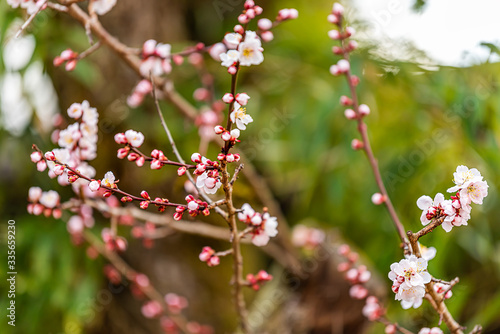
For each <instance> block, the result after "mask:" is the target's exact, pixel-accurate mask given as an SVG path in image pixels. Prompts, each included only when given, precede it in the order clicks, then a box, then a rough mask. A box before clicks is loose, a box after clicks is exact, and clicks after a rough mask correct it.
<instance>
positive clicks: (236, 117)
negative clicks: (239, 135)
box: [230, 102, 253, 130]
mask: <svg viewBox="0 0 500 334" xmlns="http://www.w3.org/2000/svg"><path fill="white" fill-rule="evenodd" d="M230 117H231V121H232V122H233V123H236V127H238V129H240V130H245V129H246V128H247V127H246V125H247V124H248V123H252V122H253V118H252V116H250V115H248V114H247V110H246V108H244V107H242V106H241V105H240V104H239V103H238V102H234V109H233V112H232V113H231V115H230Z"/></svg>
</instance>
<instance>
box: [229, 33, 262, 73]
mask: <svg viewBox="0 0 500 334" xmlns="http://www.w3.org/2000/svg"><path fill="white" fill-rule="evenodd" d="M244 34H245V38H244V39H243V36H242V35H241V34H240V33H237V32H235V33H229V34H227V35H226V36H225V37H224V41H225V42H226V45H227V46H228V47H229V48H230V50H228V51H227V52H225V53H221V55H220V60H221V65H222V66H225V67H227V68H228V72H229V73H230V74H235V73H236V71H237V69H236V66H237V65H241V66H251V65H259V64H260V63H262V62H263V61H264V55H263V54H262V52H263V51H264V49H263V48H262V43H261V41H260V38H259V36H257V33H256V32H255V31H251V30H247V31H245V32H244ZM231 47H234V48H235V49H231Z"/></svg>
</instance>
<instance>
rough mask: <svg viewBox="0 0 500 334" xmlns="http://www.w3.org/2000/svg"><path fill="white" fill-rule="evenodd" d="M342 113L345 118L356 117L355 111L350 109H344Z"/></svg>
mask: <svg viewBox="0 0 500 334" xmlns="http://www.w3.org/2000/svg"><path fill="white" fill-rule="evenodd" d="M344 115H345V117H346V118H347V119H356V117H357V115H356V112H355V111H354V110H352V109H346V110H345V111H344Z"/></svg>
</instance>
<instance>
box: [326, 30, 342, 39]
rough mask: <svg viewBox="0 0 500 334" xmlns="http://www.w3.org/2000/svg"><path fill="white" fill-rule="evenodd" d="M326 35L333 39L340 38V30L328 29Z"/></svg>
mask: <svg viewBox="0 0 500 334" xmlns="http://www.w3.org/2000/svg"><path fill="white" fill-rule="evenodd" d="M328 37H330V39H333V40H338V39H340V32H339V31H338V30H330V31H328Z"/></svg>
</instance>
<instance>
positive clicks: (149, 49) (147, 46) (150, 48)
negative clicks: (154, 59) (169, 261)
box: [142, 39, 156, 56]
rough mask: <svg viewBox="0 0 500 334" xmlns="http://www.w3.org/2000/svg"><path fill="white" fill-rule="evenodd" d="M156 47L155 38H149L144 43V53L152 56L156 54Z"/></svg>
mask: <svg viewBox="0 0 500 334" xmlns="http://www.w3.org/2000/svg"><path fill="white" fill-rule="evenodd" d="M155 49H156V41H155V40H154V39H149V40H147V41H145V42H144V44H143V45H142V53H143V55H144V56H150V55H152V54H154V52H155Z"/></svg>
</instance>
